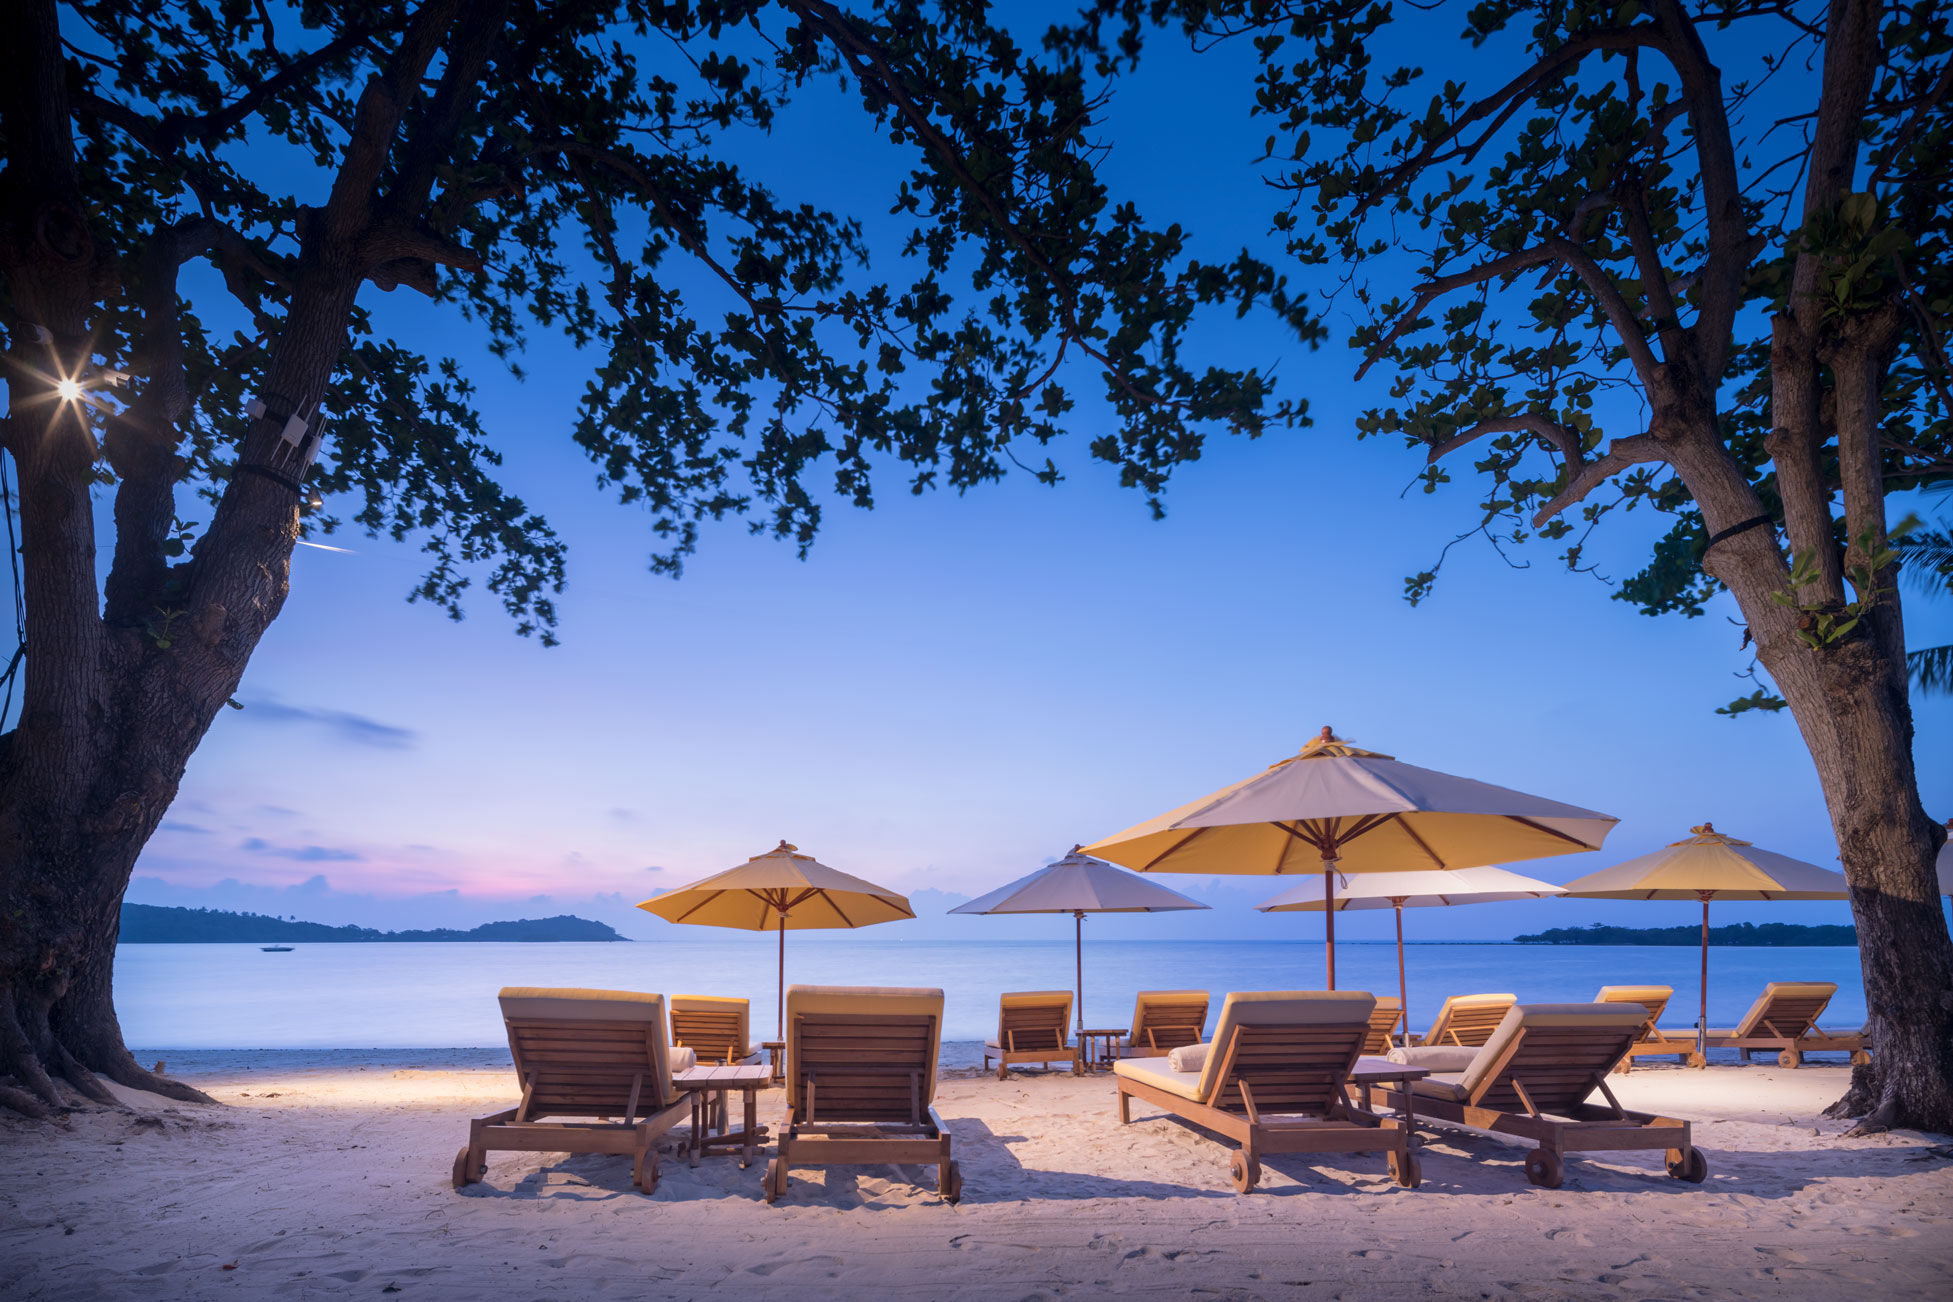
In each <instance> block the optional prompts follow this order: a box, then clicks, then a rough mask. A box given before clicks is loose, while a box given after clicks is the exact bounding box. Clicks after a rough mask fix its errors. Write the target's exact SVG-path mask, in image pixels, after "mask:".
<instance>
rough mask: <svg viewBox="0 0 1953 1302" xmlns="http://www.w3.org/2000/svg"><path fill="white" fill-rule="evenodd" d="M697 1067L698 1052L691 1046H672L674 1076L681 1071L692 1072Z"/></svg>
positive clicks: (672, 1070)
mask: <svg viewBox="0 0 1953 1302" xmlns="http://www.w3.org/2000/svg"><path fill="white" fill-rule="evenodd" d="M696 1066H698V1050H696V1049H694V1048H692V1046H691V1045H689V1044H674V1045H672V1046H671V1074H672V1075H674V1076H676V1075H677V1074H678V1073H679V1072H681V1071H690V1070H691V1069H692V1068H694V1067H696Z"/></svg>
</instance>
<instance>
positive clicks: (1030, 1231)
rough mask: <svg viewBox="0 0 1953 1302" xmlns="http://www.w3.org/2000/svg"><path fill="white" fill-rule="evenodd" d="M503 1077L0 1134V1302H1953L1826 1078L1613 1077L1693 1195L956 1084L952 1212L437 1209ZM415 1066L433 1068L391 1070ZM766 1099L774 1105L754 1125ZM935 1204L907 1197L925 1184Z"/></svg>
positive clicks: (1505, 1154)
mask: <svg viewBox="0 0 1953 1302" xmlns="http://www.w3.org/2000/svg"><path fill="white" fill-rule="evenodd" d="M492 1059H493V1055H486V1054H482V1053H479V1052H476V1053H467V1052H461V1051H447V1052H429V1053H426V1054H422V1055H400V1054H392V1055H369V1056H365V1057H362V1056H360V1055H350V1054H332V1055H315V1056H313V1057H311V1058H306V1057H303V1056H295V1055H290V1054H285V1055H246V1054H228V1055H219V1054H206V1055H200V1056H198V1057H197V1058H196V1059H194V1060H192V1061H186V1062H183V1063H180V1064H172V1071H173V1072H178V1073H180V1074H183V1075H185V1076H186V1077H187V1078H189V1079H191V1080H193V1081H194V1082H195V1083H196V1084H198V1085H200V1086H202V1087H203V1088H205V1089H206V1090H208V1091H209V1092H210V1093H211V1094H213V1095H214V1096H215V1097H217V1098H218V1099H220V1100H221V1101H222V1103H223V1104H224V1106H221V1107H205V1106H183V1105H174V1104H164V1103H161V1102H159V1101H158V1100H156V1099H154V1098H153V1097H152V1096H140V1095H133V1094H131V1095H128V1096H127V1097H128V1098H129V1099H130V1100H131V1102H132V1103H133V1104H134V1105H135V1106H136V1108H137V1109H138V1110H136V1111H133V1112H128V1113H117V1112H111V1111H100V1112H93V1113H88V1114H79V1115H76V1116H75V1117H73V1118H72V1121H71V1127H70V1129H68V1130H66V1131H58V1130H55V1129H53V1128H50V1127H45V1126H35V1125H31V1124H26V1123H20V1122H5V1123H0V1152H4V1156H5V1163H4V1165H5V1170H6V1173H7V1178H6V1179H5V1180H4V1181H0V1189H3V1190H4V1192H3V1193H0V1297H4V1298H8V1299H41V1298H47V1299H66V1298H204V1297H211V1298H225V1297H261V1296H276V1297H280V1298H314V1297H321V1298H323V1297H365V1296H377V1295H382V1294H384V1295H392V1294H396V1293H398V1294H401V1295H405V1296H407V1297H421V1298H430V1299H431V1298H476V1297H487V1296H491V1295H492V1296H501V1297H509V1298H525V1299H526V1298H565V1299H569V1298H586V1297H588V1298H638V1297H645V1298H703V1297H726V1296H740V1295H745V1294H753V1293H757V1294H762V1295H766V1296H777V1295H780V1294H783V1293H789V1292H790V1293H792V1294H795V1295H797V1296H799V1297H804V1298H830V1297H860V1298H867V1297H871V1296H879V1295H891V1296H900V1297H914V1298H966V1297H967V1298H1002V1299H1045V1298H1059V1297H1093V1296H1099V1295H1104V1294H1132V1295H1136V1296H1174V1297H1179V1296H1201V1297H1209V1298H1256V1297H1298V1298H1353V1299H1354V1298H1385V1297H1389V1298H1404V1297H1473V1298H1508V1297H1524V1298H1536V1297H1563V1296H1574V1297H1619V1296H1633V1297H1648V1298H1665V1297H1688V1296H1695V1297H1703V1296H1714V1297H1791V1296H1796V1297H1803V1296H1814V1295H1826V1294H1828V1295H1831V1296H1834V1297H1839V1298H1842V1297H1845V1296H1859V1295H1863V1294H1864V1293H1865V1292H1866V1291H1867V1290H1876V1291H1877V1292H1878V1293H1879V1294H1881V1295H1883V1296H1884V1297H1889V1298H1894V1297H1928V1296H1931V1297H1939V1298H1944V1297H1946V1296H1948V1295H1949V1290H1953V1284H1949V1276H1948V1272H1949V1269H1950V1268H1953V1148H1948V1147H1945V1146H1943V1144H1944V1141H1943V1140H1935V1139H1933V1138H1931V1137H1927V1136H1921V1135H1909V1134H1892V1135H1882V1136H1876V1137H1873V1138H1869V1139H1845V1138H1843V1137H1842V1135H1841V1133H1840V1132H1841V1130H1842V1129H1843V1127H1842V1126H1841V1125H1839V1124H1838V1123H1834V1122H1829V1121H1823V1120H1820V1119H1818V1116H1817V1113H1818V1111H1819V1109H1820V1108H1821V1107H1822V1106H1823V1105H1824V1104H1825V1103H1827V1102H1828V1101H1830V1100H1831V1099H1833V1098H1835V1097H1837V1095H1838V1094H1839V1093H1840V1092H1841V1091H1842V1089H1843V1087H1844V1072H1843V1070H1842V1069H1840V1068H1832V1067H1805V1068H1803V1069H1800V1070H1797V1071H1783V1070H1780V1069H1778V1068H1775V1067H1762V1066H1758V1067H1751V1068H1747V1069H1744V1068H1733V1067H1731V1068H1717V1069H1712V1070H1710V1071H1708V1072H1690V1071H1685V1070H1681V1069H1675V1068H1662V1067H1656V1068H1650V1069H1641V1070H1637V1071H1636V1072H1635V1073H1634V1074H1633V1075H1632V1076H1630V1077H1627V1078H1625V1079H1621V1078H1618V1077H1617V1078H1615V1079H1616V1081H1617V1083H1618V1092H1619V1094H1620V1095H1621V1097H1622V1101H1623V1102H1624V1103H1626V1104H1627V1105H1628V1106H1630V1107H1641V1108H1648V1109H1653V1110H1660V1111H1666V1112H1669V1113H1671V1114H1677V1115H1682V1116H1687V1117H1690V1118H1692V1119H1694V1120H1696V1121H1699V1122H1700V1123H1701V1124H1700V1126H1699V1128H1698V1130H1697V1132H1696V1135H1697V1142H1698V1144H1699V1145H1700V1146H1701V1147H1703V1148H1704V1149H1706V1150H1707V1151H1708V1153H1709V1154H1710V1160H1711V1165H1712V1169H1711V1174H1710V1178H1709V1181H1708V1183H1707V1184H1705V1185H1701V1186H1696V1185H1687V1184H1683V1183H1680V1182H1678V1181H1674V1180H1670V1179H1668V1178H1667V1177H1666V1176H1665V1175H1664V1174H1663V1172H1662V1170H1661V1166H1660V1160H1661V1155H1660V1154H1659V1153H1658V1152H1657V1153H1650V1154H1632V1153H1624V1154H1600V1155H1598V1156H1596V1157H1584V1158H1576V1159H1574V1160H1573V1161H1572V1162H1571V1163H1570V1164H1569V1171H1568V1178H1567V1181H1566V1185H1565V1187H1564V1188H1562V1189H1559V1190H1555V1191H1550V1192H1549V1191H1545V1190H1540V1189H1535V1188H1532V1187H1531V1186H1529V1185H1528V1184H1527V1183H1526V1180H1525V1177H1524V1174H1523V1173H1522V1171H1521V1168H1520V1159H1521V1156H1522V1151H1523V1150H1521V1149H1519V1148H1516V1147H1514V1146H1511V1145H1508V1144H1506V1143H1504V1142H1502V1141H1499V1140H1495V1139H1490V1138H1484V1137H1477V1138H1472V1137H1465V1136H1461V1135H1459V1134H1457V1133H1452V1132H1437V1133H1436V1134H1435V1135H1434V1136H1433V1138H1432V1139H1431V1142H1430V1143H1429V1145H1428V1146H1427V1147H1426V1148H1425V1149H1424V1150H1423V1164H1424V1185H1423V1187H1422V1188H1421V1189H1417V1190H1414V1191H1413V1190H1404V1189H1399V1188H1397V1187H1396V1186H1394V1185H1393V1184H1391V1183H1390V1182H1389V1181H1388V1179H1387V1178H1386V1176H1385V1174H1384V1163H1383V1159H1382V1157H1381V1155H1376V1154H1359V1155H1354V1156H1350V1157H1346V1158H1326V1159H1320V1160H1309V1159H1305V1158H1300V1157H1275V1158H1272V1159H1269V1160H1268V1161H1266V1162H1265V1164H1264V1166H1265V1171H1266V1174H1265V1176H1264V1181H1263V1184H1262V1186H1261V1187H1260V1189H1258V1190H1257V1191H1256V1192H1254V1193H1252V1194H1249V1195H1246V1196H1237V1195H1236V1194H1235V1193H1234V1192H1233V1190H1232V1189H1231V1188H1230V1187H1229V1185H1228V1183H1227V1170H1226V1161H1227V1149H1226V1148H1224V1147H1223V1146H1222V1145H1220V1144H1218V1143H1216V1142H1214V1141H1212V1140H1210V1139H1208V1138H1206V1137H1205V1136H1204V1135H1203V1134H1202V1132H1199V1131H1197V1130H1194V1129H1192V1128H1190V1127H1189V1126H1187V1125H1185V1124H1183V1123H1181V1122H1178V1121H1174V1120H1170V1119H1163V1118H1160V1117H1158V1116H1156V1115H1155V1114H1153V1113H1151V1112H1150V1111H1149V1110H1146V1109H1135V1122H1134V1124H1133V1125H1131V1126H1127V1127H1120V1126H1119V1125H1117V1124H1116V1122H1115V1114H1114V1107H1113V1089H1112V1084H1111V1081H1110V1078H1109V1077H1105V1076H1098V1077H1086V1078H1084V1079H1073V1078H1072V1077H1070V1076H1069V1075H1051V1076H1039V1075H1028V1074H1027V1075H1025V1076H1023V1077H1013V1078H1012V1079H1011V1080H1010V1081H1008V1082H1005V1083H1001V1084H1000V1083H998V1082H997V1081H996V1080H995V1079H994V1078H990V1077H975V1076H973V1075H968V1074H966V1075H964V1076H963V1077H962V1078H960V1079H949V1080H945V1081H944V1082H943V1084H942V1087H941V1090H940V1093H939V1099H938V1102H939V1105H940V1108H941V1111H942V1113H943V1115H944V1117H945V1118H946V1119H947V1120H948V1121H949V1124H950V1127H951V1130H952V1131H953V1133H954V1135H955V1145H956V1155H957V1158H958V1160H959V1161H960V1163H961V1165H962V1168H963V1172H964V1200H963V1202H962V1203H961V1205H959V1206H956V1207H951V1206H948V1205H946V1204H945V1203H943V1202H942V1201H941V1200H940V1199H939V1198H938V1197H937V1196H936V1193H935V1187H934V1171H933V1169H913V1170H912V1169H908V1168H901V1169H897V1168H874V1167H868V1168H842V1169H837V1170H835V1171H832V1172H825V1173H824V1172H821V1171H818V1170H812V1169H802V1170H799V1171H796V1172H795V1173H794V1177H793V1184H792V1189H791V1191H790V1193H789V1195H788V1197H787V1198H786V1199H785V1200H784V1201H783V1202H782V1203H780V1204H779V1205H776V1206H771V1207H769V1206H767V1205H766V1204H765V1203H764V1202H763V1201H762V1200H761V1197H760V1171H761V1168H760V1166H758V1165H756V1166H755V1167H753V1168H752V1169H749V1170H742V1169H741V1168H740V1166H739V1163H738V1161H737V1159H736V1158H734V1157H725V1156H714V1157H710V1158H708V1159H707V1160H706V1161H705V1163H704V1164H703V1165H702V1166H700V1167H699V1168H698V1169H696V1170H693V1169H688V1167H687V1165H686V1163H685V1162H684V1160H683V1159H682V1158H668V1159H666V1160H665V1162H664V1164H663V1179H662V1181H661V1182H660V1184H659V1185H658V1188H657V1191H656V1193H655V1194H653V1195H651V1196H645V1195H643V1194H639V1193H637V1192H635V1191H634V1190H633V1189H632V1188H631V1186H630V1172H629V1167H628V1163H627V1162H626V1161H625V1160H624V1159H620V1158H609V1157H565V1156H563V1155H560V1154H519V1153H503V1154H497V1155H494V1156H493V1157H492V1158H491V1161H490V1164H489V1170H488V1179H487V1181H486V1182H485V1183H482V1184H479V1185H476V1186H473V1187H471V1188H470V1189H469V1190H467V1191H466V1192H464V1193H457V1192H455V1191H454V1190H453V1189H452V1188H451V1187H450V1186H449V1184H448V1172H449V1167H450V1164H451V1162H452V1160H453V1157H454V1153H455V1150H456V1149H457V1148H458V1147H459V1146H460V1145H461V1143H462V1141H463V1139H464V1138H465V1132H466V1122H467V1119H468V1118H469V1117H470V1116H472V1115H476V1114H480V1113H483V1112H487V1111H490V1110H492V1109H495V1108H499V1107H503V1106H506V1105H507V1104H508V1103H510V1102H511V1101H512V1099H513V1090H512V1080H511V1077H510V1075H509V1073H508V1071H507V1069H506V1068H494V1067H490V1066H488V1065H487V1064H488V1063H489V1062H491V1061H492ZM407 1064H417V1065H407ZM779 1100H780V1094H779V1092H778V1091H777V1090H774V1091H768V1092H767V1093H765V1094H762V1095H761V1113H762V1118H763V1119H768V1118H771V1117H773V1116H776V1115H777V1113H778V1110H779ZM918 1180H919V1181H920V1182H921V1187H918V1185H917V1183H915V1181H918Z"/></svg>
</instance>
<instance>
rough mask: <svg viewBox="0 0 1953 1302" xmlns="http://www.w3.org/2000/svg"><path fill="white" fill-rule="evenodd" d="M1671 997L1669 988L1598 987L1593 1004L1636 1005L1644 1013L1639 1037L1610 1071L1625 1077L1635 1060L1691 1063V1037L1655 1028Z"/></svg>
mask: <svg viewBox="0 0 1953 1302" xmlns="http://www.w3.org/2000/svg"><path fill="white" fill-rule="evenodd" d="M1674 997H1675V987H1673V986H1602V987H1601V988H1600V993H1599V994H1597V995H1595V996H1594V1002H1595V1003H1597V1004H1639V1005H1640V1006H1641V1007H1643V1008H1645V1009H1647V1010H1648V1017H1647V1020H1646V1021H1644V1022H1642V1023H1641V1038H1640V1039H1638V1040H1636V1041H1635V1042H1634V1045H1633V1047H1631V1048H1630V1049H1629V1050H1628V1054H1627V1057H1625V1058H1623V1059H1621V1062H1620V1065H1619V1066H1617V1067H1615V1068H1614V1071H1615V1072H1616V1074H1618V1075H1622V1076H1625V1075H1627V1073H1628V1072H1629V1071H1631V1070H1633V1068H1634V1060H1635V1059H1636V1058H1651V1057H1674V1058H1676V1059H1678V1060H1680V1061H1682V1062H1685V1063H1691V1064H1692V1065H1700V1064H1694V1063H1693V1060H1694V1058H1695V1035H1694V1033H1693V1032H1691V1033H1689V1034H1687V1035H1684V1034H1682V1033H1681V1032H1678V1031H1664V1030H1662V1029H1661V1028H1660V1027H1659V1026H1657V1025H1656V1023H1657V1022H1659V1021H1660V1020H1661V1015H1662V1013H1663V1012H1664V1011H1665V1010H1666V1009H1667V1008H1668V1001H1669V1000H1671V999H1673V998H1674Z"/></svg>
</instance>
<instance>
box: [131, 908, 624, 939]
mask: <svg viewBox="0 0 1953 1302" xmlns="http://www.w3.org/2000/svg"><path fill="white" fill-rule="evenodd" d="M629 939H630V937H628V936H620V935H618V934H617V933H616V932H615V931H613V930H611V928H610V927H609V926H607V925H606V924H604V923H601V922H592V921H590V920H589V919H588V918H578V917H572V916H571V915H569V914H564V915H562V916H561V917H556V918H534V919H531V918H523V919H521V920H520V921H517V922H485V923H483V924H482V925H481V926H479V927H475V928H473V929H472V930H469V931H454V930H451V929H449V928H447V927H438V928H436V929H434V930H432V931H375V930H373V929H372V928H371V927H328V926H326V925H325V924H324V923H322V922H295V921H291V920H289V919H286V918H273V917H269V916H267V915H265V914H262V913H228V912H225V911H223V910H221V909H180V908H172V907H167V906H164V905H157V904H125V905H123V906H122V937H121V940H122V943H123V944H125V945H216V944H249V945H259V944H272V943H274V942H275V943H277V944H281V945H288V944H291V943H293V942H295V941H306V942H308V943H311V944H319V943H321V942H324V943H345V942H357V943H364V942H371V941H402V940H533V941H551V940H629Z"/></svg>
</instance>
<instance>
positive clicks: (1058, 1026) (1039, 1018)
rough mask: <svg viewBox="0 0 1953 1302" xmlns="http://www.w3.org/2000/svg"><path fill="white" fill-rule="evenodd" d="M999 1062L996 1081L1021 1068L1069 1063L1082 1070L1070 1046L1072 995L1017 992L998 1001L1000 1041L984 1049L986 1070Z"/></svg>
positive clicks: (1044, 991) (1045, 992) (997, 1039)
mask: <svg viewBox="0 0 1953 1302" xmlns="http://www.w3.org/2000/svg"><path fill="white" fill-rule="evenodd" d="M992 1058H995V1059H996V1060H997V1079H998V1080H1002V1079H1004V1077H1005V1076H1007V1075H1009V1074H1010V1069H1011V1068H1012V1067H1013V1066H1015V1065H1017V1064H1019V1063H1027V1062H1035V1063H1037V1064H1039V1065H1040V1066H1047V1065H1049V1064H1051V1063H1054V1062H1068V1063H1070V1064H1071V1069H1072V1070H1073V1071H1077V1070H1079V1067H1080V1063H1079V1054H1078V1051H1077V1050H1076V1049H1074V1048H1073V1047H1072V1044H1071V991H1069V990H1015V991H1012V992H1010V993H1008V994H1006V995H1004V996H1003V997H1002V998H1000V999H999V1000H998V1003H997V1038H996V1039H994V1040H986V1041H985V1042H984V1045H983V1069H984V1070H985V1071H988V1070H990V1060H991V1059H992Z"/></svg>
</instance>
